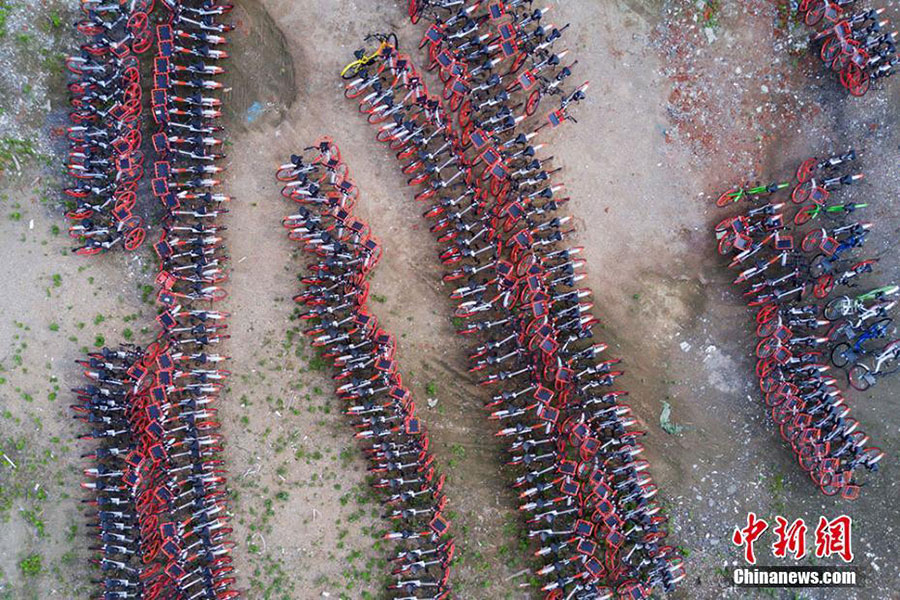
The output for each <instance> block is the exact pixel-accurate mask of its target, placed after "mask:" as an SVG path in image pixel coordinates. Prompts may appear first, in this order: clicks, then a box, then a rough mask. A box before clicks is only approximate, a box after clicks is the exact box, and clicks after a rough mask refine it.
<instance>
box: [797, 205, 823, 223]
mask: <svg viewBox="0 0 900 600" xmlns="http://www.w3.org/2000/svg"><path fill="white" fill-rule="evenodd" d="M819 210H820V208H819V207H818V205H816V204H807V205H805V206H801V207H800V209H799V210H798V211H797V214H796V215H794V225H805V224H806V223H808V222H809V221H810V220H812V218H813V217H815V216H816V215H818V214H819Z"/></svg>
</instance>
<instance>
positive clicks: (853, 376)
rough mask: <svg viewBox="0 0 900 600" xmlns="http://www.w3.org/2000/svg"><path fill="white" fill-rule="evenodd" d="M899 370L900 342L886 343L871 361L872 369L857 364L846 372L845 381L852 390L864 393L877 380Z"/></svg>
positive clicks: (859, 363)
mask: <svg viewBox="0 0 900 600" xmlns="http://www.w3.org/2000/svg"><path fill="white" fill-rule="evenodd" d="M898 370H900V340H894V341H892V342H890V343H888V344H887V345H886V346H885V347H884V348H882V349H881V351H880V352H878V353H877V354H875V355H874V356H873V359H872V367H869V366H868V365H866V364H863V363H861V362H857V363H856V364H854V365H853V366H852V367H850V370H849V371H848V372H847V380H848V381H849V382H850V385H851V386H853V388H854V389H856V390H859V391H861V392H864V391H866V390H868V389H869V388H870V387H872V386H873V385H875V383H877V381H878V378H880V377H886V376H888V375H892V374H894V373H896V372H897V371H898Z"/></svg>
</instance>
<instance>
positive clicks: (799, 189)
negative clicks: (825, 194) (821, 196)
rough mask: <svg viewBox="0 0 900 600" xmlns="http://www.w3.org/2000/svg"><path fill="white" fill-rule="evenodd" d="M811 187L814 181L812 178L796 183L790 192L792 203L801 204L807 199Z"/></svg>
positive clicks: (813, 185)
mask: <svg viewBox="0 0 900 600" xmlns="http://www.w3.org/2000/svg"><path fill="white" fill-rule="evenodd" d="M813 187H815V183H814V182H813V181H812V180H809V181H805V182H803V183H798V184H797V185H795V186H794V189H793V191H792V192H791V200H793V202H794V204H803V203H804V202H806V201H807V200H809V194H810V192H812V189H813Z"/></svg>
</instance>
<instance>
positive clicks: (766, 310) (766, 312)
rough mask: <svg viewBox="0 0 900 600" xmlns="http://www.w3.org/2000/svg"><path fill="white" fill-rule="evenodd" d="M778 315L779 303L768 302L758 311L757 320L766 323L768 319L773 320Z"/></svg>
mask: <svg viewBox="0 0 900 600" xmlns="http://www.w3.org/2000/svg"><path fill="white" fill-rule="evenodd" d="M777 316H778V305H777V304H768V305H766V306H763V307H762V308H761V309H759V312H758V313H756V322H757V323H765V322H766V321H771V320H772V319H774V318H775V317H777Z"/></svg>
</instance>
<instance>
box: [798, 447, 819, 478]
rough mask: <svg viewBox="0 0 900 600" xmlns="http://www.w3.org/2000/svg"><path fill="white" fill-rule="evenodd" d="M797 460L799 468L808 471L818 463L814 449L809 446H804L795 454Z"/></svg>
mask: <svg viewBox="0 0 900 600" xmlns="http://www.w3.org/2000/svg"><path fill="white" fill-rule="evenodd" d="M797 461H798V462H799V463H800V468H801V469H803V470H804V471H806V472H809V471H812V470H813V469H815V468H816V465H818V464H819V457H818V456H816V453H815V451H814V450H813V449H812V448H811V447H810V446H804V447H803V450H801V451H800V452H799V453H798V454H797Z"/></svg>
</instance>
